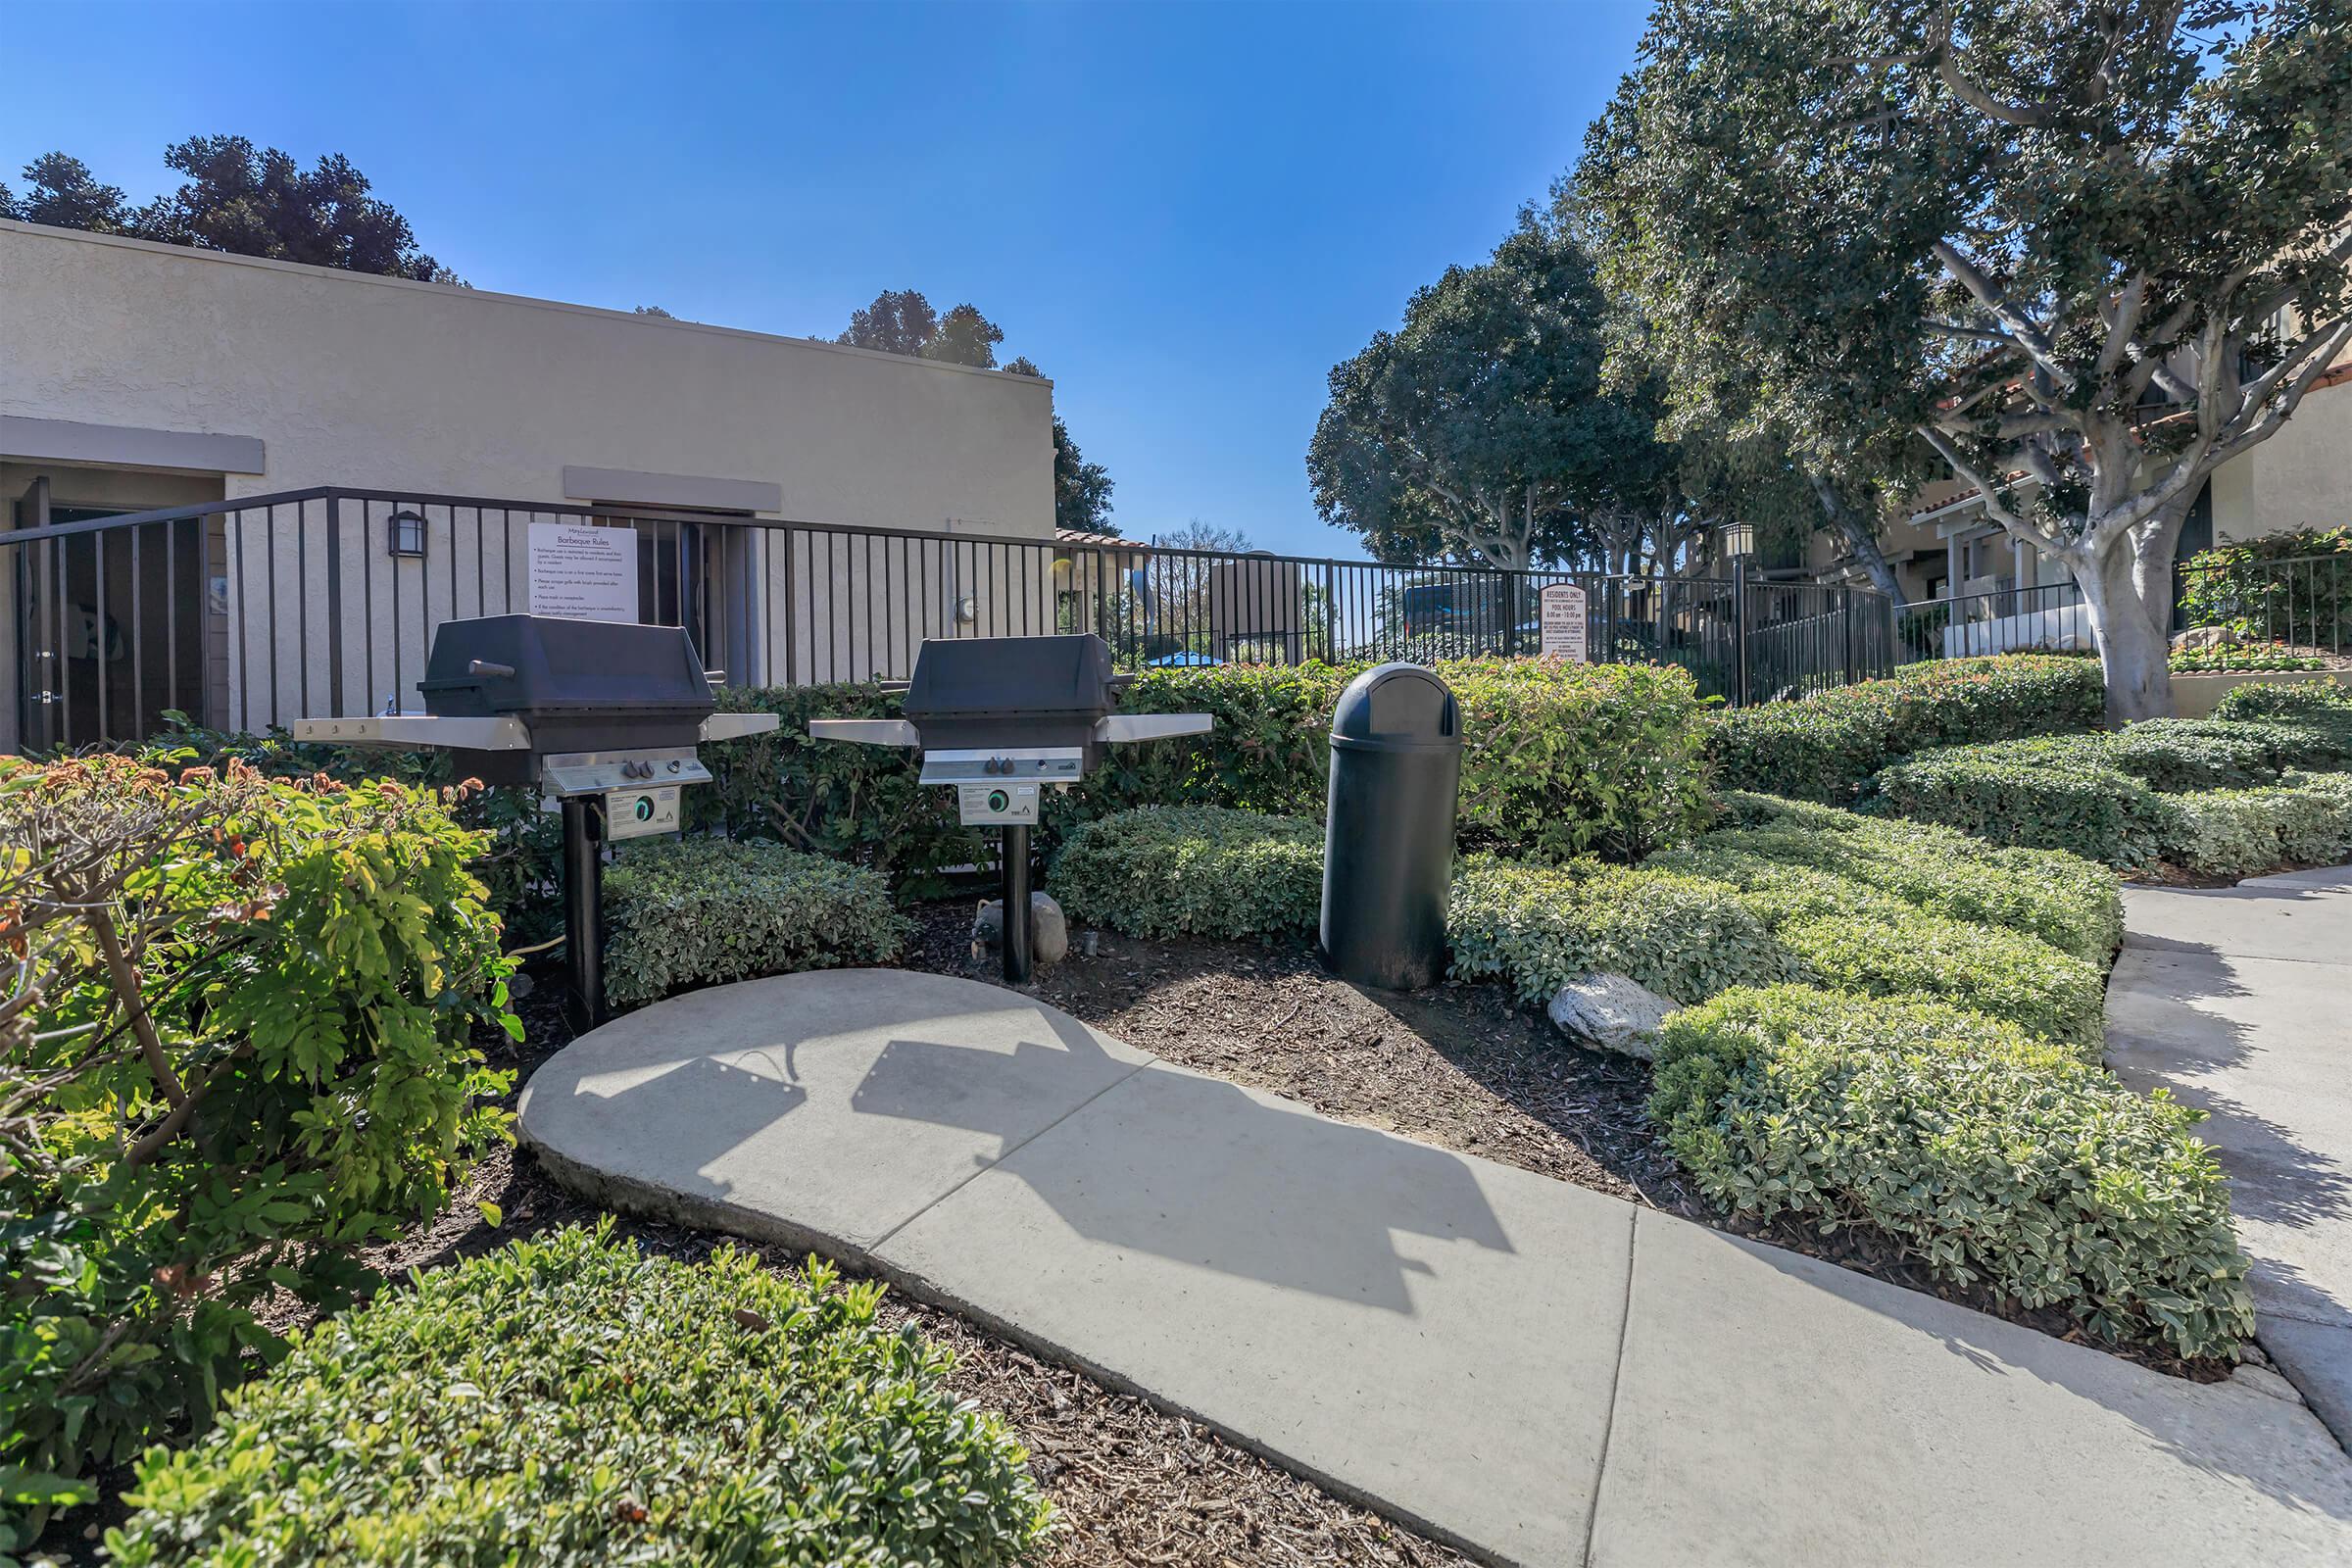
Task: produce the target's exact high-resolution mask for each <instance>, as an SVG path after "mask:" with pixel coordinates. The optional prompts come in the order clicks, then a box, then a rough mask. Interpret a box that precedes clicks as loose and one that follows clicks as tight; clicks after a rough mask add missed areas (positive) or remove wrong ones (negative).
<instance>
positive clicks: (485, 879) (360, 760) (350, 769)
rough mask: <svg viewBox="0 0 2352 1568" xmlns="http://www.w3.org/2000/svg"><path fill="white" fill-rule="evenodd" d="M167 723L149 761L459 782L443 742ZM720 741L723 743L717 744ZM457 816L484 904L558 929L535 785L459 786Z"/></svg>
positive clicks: (522, 942)
mask: <svg viewBox="0 0 2352 1568" xmlns="http://www.w3.org/2000/svg"><path fill="white" fill-rule="evenodd" d="M164 716H165V718H166V719H167V720H168V721H170V723H171V727H170V728H168V729H166V730H165V731H163V733H161V734H160V735H158V736H157V737H156V738H155V740H154V741H153V742H151V743H150V744H149V745H148V746H147V747H146V748H145V749H144V750H143V751H141V752H140V754H139V760H141V761H144V762H146V763H148V764H150V765H151V766H155V767H172V768H175V767H180V766H186V765H194V766H201V767H222V766H225V765H226V764H227V763H228V762H229V761H230V760H235V761H237V762H240V763H242V764H244V765H245V766H248V767H251V768H255V769H257V770H259V771H260V772H263V773H266V774H268V775H269V776H270V777H271V778H282V779H316V778H328V779H332V780H334V781H335V782H336V783H339V784H359V783H363V782H365V781H366V780H368V779H372V778H389V779H395V780H398V781H399V782H400V783H403V784H406V785H408V786H409V787H410V788H412V789H428V790H445V789H449V788H451V787H452V786H454V785H458V784H460V783H464V782H466V781H464V780H461V779H460V778H459V777H458V775H457V770H456V768H455V767H454V766H453V765H452V763H451V760H450V756H449V754H448V753H447V752H385V751H364V750H361V749H359V748H357V747H351V746H315V745H309V744H306V743H303V742H298V741H296V740H294V739H293V737H291V736H290V735H288V734H287V733H286V731H284V730H283V729H275V728H273V729H271V730H270V732H269V733H268V734H266V735H250V734H237V733H233V732H231V731H227V730H215V729H204V728H201V727H199V726H197V725H194V724H191V723H189V722H188V719H187V715H186V714H184V713H177V712H170V713H166V714H165V715H164ZM721 750H723V748H721ZM451 809H452V812H453V814H454V815H455V816H456V817H457V819H458V822H459V824H460V825H461V826H463V827H466V828H469V829H473V830H476V831H478V832H481V833H485V834H487V835H488V838H487V839H486V841H484V843H483V844H482V847H481V851H480V853H479V854H477V855H476V856H475V857H474V858H473V860H472V862H471V864H470V865H468V867H467V869H468V870H470V871H472V872H473V874H474V875H475V876H476V877H478V878H479V879H480V880H481V883H482V885H483V887H484V888H486V889H488V891H489V901H490V907H491V908H492V909H493V910H494V911H495V912H496V913H497V915H498V917H499V919H500V921H501V922H502V923H503V924H504V926H505V928H506V932H507V936H508V938H509V940H511V941H513V942H515V944H517V945H518V946H525V947H527V946H530V945H531V944H534V943H539V942H545V941H547V940H548V939H549V938H551V937H554V936H556V935H558V934H559V933H561V932H562V931H563V929H564V911H563V904H562V901H561V899H560V897H559V889H560V888H561V886H562V882H561V878H562V874H563V858H564V822H563V818H562V817H560V816H558V815H557V814H556V813H555V812H553V811H545V810H541V809H540V808H539V791H538V789H537V788H536V787H535V786H532V785H527V784H502V785H498V786H495V787H493V788H489V789H482V788H479V787H468V788H466V789H464V790H462V791H460V792H459V793H458V794H457V796H456V797H455V799H454V804H453V805H452V807H451Z"/></svg>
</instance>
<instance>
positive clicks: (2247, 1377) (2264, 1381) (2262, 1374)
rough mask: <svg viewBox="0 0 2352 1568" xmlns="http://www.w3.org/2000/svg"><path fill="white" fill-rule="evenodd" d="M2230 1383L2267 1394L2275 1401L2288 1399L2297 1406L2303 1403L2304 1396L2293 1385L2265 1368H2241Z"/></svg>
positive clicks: (2230, 1378) (2231, 1375)
mask: <svg viewBox="0 0 2352 1568" xmlns="http://www.w3.org/2000/svg"><path fill="white" fill-rule="evenodd" d="M2229 1381H2230V1382H2232V1383H2235V1384H2237V1385H2239V1386H2240V1387H2243V1388H2248V1389H2252V1390H2253V1391H2254V1392H2255V1393H2256V1394H2267V1395H2269V1396H2270V1397H2272V1398H2274V1399H2286V1400H2288V1401H2290V1402H2292V1403H2295V1404H2301V1403H2302V1402H2303V1395H2302V1392H2301V1391H2300V1390H2298V1389H2297V1388H2296V1387H2295V1386H2294V1385H2293V1384H2292V1383H2289V1382H2287V1381H2286V1379H2284V1378H2282V1377H2280V1376H2279V1375H2278V1373H2276V1372H2274V1371H2272V1370H2271V1369H2270V1368H2269V1367H2265V1366H2251V1365H2248V1366H2241V1367H2239V1368H2238V1369H2237V1370H2236V1371H2234V1372H2232V1373H2230V1374H2229Z"/></svg>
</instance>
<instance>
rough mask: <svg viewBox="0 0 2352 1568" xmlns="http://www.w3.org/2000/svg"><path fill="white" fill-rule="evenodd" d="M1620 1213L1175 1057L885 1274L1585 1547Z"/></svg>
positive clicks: (1427, 1496)
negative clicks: (1321, 1112)
mask: <svg viewBox="0 0 2352 1568" xmlns="http://www.w3.org/2000/svg"><path fill="white" fill-rule="evenodd" d="M1633 1215H1634V1210H1633V1208H1632V1207H1631V1206H1630V1205H1628V1204H1626V1203H1623V1202H1620V1201H1616V1200H1614V1199H1610V1198H1605V1197H1602V1196H1601V1195H1599V1194H1596V1193H1592V1192H1588V1191H1586V1190H1584V1189H1582V1188H1576V1187H1569V1186H1565V1185H1563V1184H1561V1183H1558V1182H1554V1181H1550V1180H1548V1179H1546V1178H1544V1177H1541V1176H1535V1175H1531V1174H1529V1173H1527V1172H1524V1171H1519V1170H1514V1169H1510V1168H1508V1167H1504V1166H1499V1165H1494V1164H1490V1163H1488V1162H1486V1161H1484V1160H1477V1159H1470V1158H1466V1157H1464V1156H1461V1155H1457V1154H1454V1153H1451V1152H1446V1151H1444V1150H1440V1149H1434V1148H1431V1147H1429V1146H1428V1145H1424V1144H1417V1143H1413V1142H1411V1141H1409V1140H1406V1139H1402V1138H1397V1137H1393V1136H1390V1135H1388V1134H1385V1133H1379V1132H1374V1131H1372V1130H1370V1129H1367V1128H1362V1127H1355V1126H1350V1125H1347V1124H1344V1123H1339V1122H1333V1121H1328V1120H1326V1119H1324V1118H1322V1117H1319V1116H1317V1115H1315V1114H1313V1113H1312V1112H1311V1111H1309V1110H1308V1109H1306V1107H1304V1106H1302V1105H1299V1104H1296V1103H1292V1102H1290V1101H1286V1100H1283V1099H1280V1098H1279V1097H1276V1096H1273V1095H1268V1094H1262V1093H1259V1092H1256V1091H1254V1090H1249V1089H1244V1088H1241V1087H1239V1086H1237V1085H1234V1084H1229V1083H1226V1082H1224V1081H1222V1080H1219V1079H1214V1078H1208V1077H1204V1076H1201V1075H1200V1074H1196V1073H1191V1072H1186V1071H1183V1070H1181V1069H1177V1068H1173V1067H1169V1066H1167V1065H1165V1064H1164V1063H1155V1064H1154V1065H1153V1066H1152V1067H1150V1068H1148V1069H1146V1070H1145V1071H1143V1072H1141V1073H1138V1074H1137V1075H1135V1076H1134V1077H1132V1078H1129V1079H1127V1080H1126V1081H1125V1082H1123V1083H1121V1084H1119V1085H1118V1086H1117V1087H1116V1088H1114V1089H1112V1090H1110V1091H1109V1092H1108V1093H1106V1094H1104V1095H1103V1096H1102V1098H1100V1099H1099V1100H1096V1101H1095V1102H1093V1103H1091V1104H1089V1105H1087V1106H1086V1107H1085V1108H1084V1109H1083V1110H1080V1111H1078V1112H1077V1113H1076V1114H1074V1115H1072V1116H1070V1117H1068V1118H1067V1119H1065V1120H1063V1121H1062V1122H1060V1123H1059V1124H1057V1125H1056V1126H1054V1128H1053V1129H1052V1130H1051V1131H1049V1132H1047V1133H1044V1134H1042V1135H1041V1136H1039V1137H1038V1138H1037V1139H1036V1140H1035V1141H1034V1142H1032V1143H1030V1144H1029V1145H1027V1146H1026V1147H1024V1148H1022V1149H1020V1150H1019V1151H1017V1152H1014V1153H1013V1154H1012V1155H1011V1156H1010V1157H1008V1158H1006V1159H1005V1160H1004V1161H1002V1162H1001V1163H999V1164H997V1165H996V1166H994V1167H992V1168H991V1169H990V1170H989V1171H988V1172H987V1173H986V1174H985V1175H982V1176H981V1177H979V1178H977V1179H976V1180H974V1181H972V1182H971V1183H970V1184H968V1185H967V1186H965V1187H963V1188H962V1189H960V1190H959V1191H957V1192H956V1194H955V1195H954V1196H953V1197H951V1198H949V1199H947V1200H946V1201H943V1202H941V1203H940V1204H938V1205H937V1206H936V1207H934V1208H932V1209H930V1210H929V1211H928V1212H926V1213H925V1214H923V1215H922V1217H921V1218H919V1219H917V1220H915V1221H914V1222H913V1223H911V1224H909V1225H908V1226H907V1227H906V1229H904V1230H903V1231H901V1232H900V1233H899V1234H898V1235H897V1236H895V1237H893V1238H891V1239H890V1240H889V1241H888V1242H887V1243H885V1244H884V1245H883V1247H882V1248H881V1249H880V1250H879V1252H878V1254H877V1255H878V1259H879V1261H880V1262H881V1264H882V1265H883V1266H884V1268H885V1269H886V1270H887V1271H889V1272H890V1273H891V1274H893V1275H894V1276H897V1277H899V1278H900V1279H901V1280H902V1281H904V1282H906V1283H907V1284H909V1285H911V1286H912V1287H914V1288H915V1289H918V1290H920V1291H921V1292H922V1293H923V1294H926V1295H929V1296H932V1297H934V1298H936V1299H944V1300H947V1301H948V1302H950V1303H951V1304H953V1305H956V1306H958V1307H959V1308H961V1309H962V1310H965V1311H967V1312H969V1313H972V1314H974V1315H977V1316H979V1317H981V1318H983V1319H985V1320H987V1321H990V1322H992V1323H995V1324H998V1325H1000V1326H1003V1327H1005V1328H1006V1329H1008V1330H1009V1331H1011V1332H1012V1333H1014V1334H1015V1335H1016V1336H1018V1337H1019V1338H1021V1339H1023V1340H1026V1341H1028V1342H1030V1343H1031V1344H1033V1345H1036V1346H1039V1347H1040V1348H1044V1349H1046V1350H1047V1351H1049V1352H1050V1353H1053V1354H1054V1355H1056V1356H1059V1357H1061V1358H1063V1359H1068V1360H1072V1361H1075V1362H1077V1363H1079V1364H1081V1365H1084V1366H1086V1367H1088V1368H1089V1369H1091V1370H1093V1371H1094V1372H1096V1373H1097V1374H1098V1375H1103V1376H1106V1377H1108V1378H1109V1379H1111V1380H1113V1381H1114V1382H1117V1383H1122V1384H1126V1385H1130V1386H1133V1387H1137V1388H1141V1389H1144V1390H1148V1391H1149V1392H1151V1393H1152V1395H1153V1396H1154V1397H1156V1398H1157V1399H1158V1400H1159V1401H1160V1402H1162V1403H1164V1404H1167V1405H1170V1406H1172V1407H1174V1408H1176V1409H1179V1410H1182V1411H1185V1412H1188V1413H1190V1414H1192V1415H1195V1416H1197V1417H1199V1418H1200V1419H1201V1420H1203V1421H1206V1422H1208V1423H1209V1424H1211V1425H1213V1426H1215V1427H1218V1428H1220V1429H1221V1430H1223V1431H1225V1432H1227V1433H1229V1434H1232V1435H1235V1436H1237V1437H1239V1438H1240V1439H1241V1440H1242V1441H1244V1442H1246V1443H1248V1444H1249V1445H1250V1446H1252V1447H1255V1448H1258V1449H1260V1450H1261V1451H1264V1452H1266V1453H1269V1454H1271V1455H1273V1456H1275V1457H1276V1458H1278V1459H1280V1460H1281V1461H1283V1462H1284V1463H1286V1464H1288V1465H1290V1466H1292V1467H1293V1468H1295V1469H1298V1470H1299V1471H1302V1472H1304V1473H1305V1474H1307V1475H1309V1476H1312V1477H1314V1478H1315V1479H1317V1480H1318V1481H1320V1482H1322V1483H1323V1484H1324V1485H1326V1486H1328V1487H1331V1488H1333V1489H1335V1490H1337V1491H1338V1492H1340V1493H1342V1494H1343V1495H1352V1496H1359V1497H1368V1498H1372V1499H1377V1500H1378V1501H1379V1502H1380V1503H1381V1504H1382V1506H1383V1508H1384V1510H1385V1511H1387V1512H1390V1513H1393V1514H1397V1515H1399V1516H1401V1517H1403V1518H1405V1519H1407V1520H1409V1521H1411V1522H1413V1523H1414V1524H1416V1525H1418V1526H1419V1527H1421V1528H1423V1529H1425V1530H1428V1531H1430V1532H1432V1533H1434V1534H1436V1535H1438V1536H1440V1537H1441V1538H1444V1539H1447V1540H1450V1541H1453V1542H1455V1543H1457V1544H1464V1545H1467V1546H1469V1547H1470V1548H1471V1549H1473V1550H1476V1551H1478V1552H1479V1553H1481V1554H1482V1555H1486V1556H1489V1557H1492V1558H1498V1559H1501V1560H1504V1561H1510V1562H1526V1563H1562V1562H1575V1561H1577V1560H1578V1559H1579V1557H1580V1556H1581V1554H1582V1551H1583V1548H1584V1539H1585V1533H1586V1529H1587V1526H1588V1510H1589V1507H1590V1503H1591V1499H1592V1496H1593V1487H1594V1484H1595V1482H1596V1479H1597V1477H1598V1474H1599V1469H1600V1459H1601V1452H1602V1447H1603V1443H1604V1438H1605V1434H1606V1432H1607V1428H1608V1420H1609V1406H1610V1397H1611V1387H1612V1382H1613V1378H1614V1373H1615V1368H1616V1362H1617V1346H1618V1339H1619V1333H1620V1330H1621V1328H1622V1325H1623V1313H1624V1307H1625V1287H1626V1269H1627V1264H1628V1261H1629V1256H1630V1249H1631V1244H1632V1240H1633Z"/></svg>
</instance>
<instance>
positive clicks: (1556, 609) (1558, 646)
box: [1541, 582, 1592, 664]
mask: <svg viewBox="0 0 2352 1568" xmlns="http://www.w3.org/2000/svg"><path fill="white" fill-rule="evenodd" d="M1541 601H1542V604H1543V607H1544V613H1543V619H1542V622H1541V626H1542V635H1543V643H1542V647H1543V653H1544V658H1546V659H1565V660H1570V661H1572V662H1576V663H1579V664H1582V663H1587V662H1590V660H1591V657H1592V656H1591V655H1590V654H1589V653H1587V652H1586V649H1585V624H1586V616H1587V613H1588V604H1587V601H1586V598H1585V591H1584V590H1583V589H1582V588H1579V587H1578V586H1577V585H1576V584H1574V583H1572V582H1555V583H1547V584H1545V585H1544V592H1543V594H1542V596H1541Z"/></svg>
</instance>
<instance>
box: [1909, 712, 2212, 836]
mask: <svg viewBox="0 0 2352 1568" xmlns="http://www.w3.org/2000/svg"><path fill="white" fill-rule="evenodd" d="M2104 738H2105V737H2101V736H2088V735H2082V736H2061V737H2054V738H2052V739H2050V740H2046V741H2011V742H2006V743H2003V744H2000V745H1994V746H1973V747H1955V748H1953V749H1951V750H1949V751H1941V752H1927V753H1923V754H1922V755H1920V756H1917V757H1913V758H1911V759H1909V760H1905V761H1901V762H1897V763H1895V764H1893V765H1892V766H1890V767H1888V768H1887V769H1886V770H1885V771H1883V772H1882V773H1880V774H1879V782H1878V787H1879V796H1880V799H1881V800H1883V801H1884V803H1885V804H1886V806H1887V808H1888V809H1891V810H1893V811H1895V812H1897V813H1899V814H1900V815H1903V816H1906V817H1910V818H1912V819H1914V820H1916V821H1924V822H1936V823H1941V824H1943V825H1944V826H1946V827H1953V828H1958V829H1959V830H1960V831H1962V832H1964V833H1971V834H1974V835H1976V836H1977V837H1978V838H1981V839H1985V840H1987V841H1989V842H1990V843H1993V844H1997V845H2005V846H2017V847H2021V848H2026V849H2040V850H2064V851H2067V852H2068V853H2070V854H2074V855H2079V856H2082V858H2085V859H2091V860H2102V861H2105V862H2106V863H2107V864H2109V865H2123V866H2132V865H2145V864H2147V863H2148V862H2149V861H2151V860H2153V859H2155V858H2156V856H2157V854H2158V852H2159V850H2160V849H2161V847H2162V845H2163V842H2164V837H2165V834H2166V832H2167V830H2168V829H2169V827H2170V825H2171V822H2172V811H2171V809H2170V807H2169V806H2168V805H2167V804H2166V797H2164V796H2161V795H2159V794H2157V793H2156V792H2155V791H2154V790H2152V789H2150V788H2148V786H2147V785H2146V784H2145V783H2143V782H2141V781H2140V780H2139V779H2137V778H2135V777H2133V776H2132V775H2131V774H2130V773H2127V772H2125V771H2123V770H2122V769H2121V768H2117V767H2112V766H2109V765H2107V764H2106V763H2104V762H2102V761H2100V760H2097V759H2098V756H2099V752H2098V749H2097V744H2096V743H2098V742H2100V741H2102V740H2104ZM2086 743H2087V744H2086Z"/></svg>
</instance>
